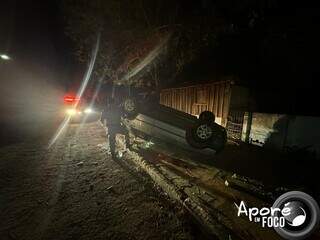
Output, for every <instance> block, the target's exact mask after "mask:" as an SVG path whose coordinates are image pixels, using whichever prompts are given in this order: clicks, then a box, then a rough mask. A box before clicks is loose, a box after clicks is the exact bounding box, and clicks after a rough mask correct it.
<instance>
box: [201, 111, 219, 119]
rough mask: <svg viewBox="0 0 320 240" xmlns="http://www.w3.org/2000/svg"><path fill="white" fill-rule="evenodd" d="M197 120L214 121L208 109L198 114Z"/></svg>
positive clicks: (212, 114)
mask: <svg viewBox="0 0 320 240" xmlns="http://www.w3.org/2000/svg"><path fill="white" fill-rule="evenodd" d="M199 120H200V121H203V122H214V121H215V116H214V113H213V112H210V111H203V112H202V113H200V115H199Z"/></svg>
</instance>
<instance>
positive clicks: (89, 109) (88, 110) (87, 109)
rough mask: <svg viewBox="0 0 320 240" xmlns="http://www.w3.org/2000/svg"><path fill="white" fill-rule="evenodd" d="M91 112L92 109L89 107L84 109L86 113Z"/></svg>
mask: <svg viewBox="0 0 320 240" xmlns="http://www.w3.org/2000/svg"><path fill="white" fill-rule="evenodd" d="M92 112H93V111H92V109H91V108H86V109H85V110H84V113H87V114H89V113H92Z"/></svg>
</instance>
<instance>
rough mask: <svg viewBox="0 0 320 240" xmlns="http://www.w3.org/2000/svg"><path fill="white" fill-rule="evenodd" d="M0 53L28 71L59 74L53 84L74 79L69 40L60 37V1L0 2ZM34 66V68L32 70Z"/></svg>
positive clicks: (61, 19) (61, 21)
mask: <svg viewBox="0 0 320 240" xmlns="http://www.w3.org/2000/svg"><path fill="white" fill-rule="evenodd" d="M1 4H2V7H1V9H2V14H1V16H2V17H1V18H2V21H1V22H2V25H3V29H5V31H4V33H3V34H1V35H2V36H1V49H3V48H5V49H4V50H5V51H6V52H8V53H9V54H10V55H12V58H14V59H15V60H17V61H22V62H24V63H25V64H26V65H28V67H39V68H41V69H42V70H44V71H49V72H50V71H51V72H53V73H59V74H60V76H59V77H58V80H57V81H61V83H65V82H66V81H68V80H67V79H68V78H72V77H74V71H75V70H74V67H76V63H75V59H74V57H73V54H72V44H71V40H70V39H69V38H68V37H67V36H66V35H65V33H64V30H65V29H64V27H65V26H64V23H63V16H62V14H61V9H60V1H59V0H57V1H5V2H2V3H1ZM35 65H38V66H35Z"/></svg>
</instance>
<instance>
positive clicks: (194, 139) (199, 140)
mask: <svg viewBox="0 0 320 240" xmlns="http://www.w3.org/2000/svg"><path fill="white" fill-rule="evenodd" d="M212 137H213V128H212V124H211V123H210V122H202V121H201V122H199V123H198V124H196V125H195V126H193V127H191V128H189V129H188V130H187V132H186V139H187V142H188V143H189V144H190V145H191V146H192V147H195V148H200V149H202V148H206V147H209V146H210V143H211V140H212Z"/></svg>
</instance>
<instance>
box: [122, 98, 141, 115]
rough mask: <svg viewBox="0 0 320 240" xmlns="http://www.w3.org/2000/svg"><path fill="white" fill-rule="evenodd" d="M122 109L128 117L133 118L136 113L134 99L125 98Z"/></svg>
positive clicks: (136, 108)
mask: <svg viewBox="0 0 320 240" xmlns="http://www.w3.org/2000/svg"><path fill="white" fill-rule="evenodd" d="M123 111H124V114H125V115H126V117H127V118H128V119H130V120H132V119H134V118H135V117H136V116H137V115H138V105H137V102H136V101H135V99H133V98H127V99H125V100H124V102H123Z"/></svg>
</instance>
